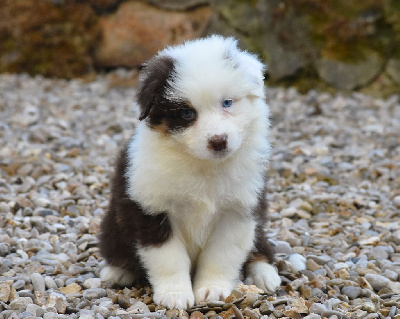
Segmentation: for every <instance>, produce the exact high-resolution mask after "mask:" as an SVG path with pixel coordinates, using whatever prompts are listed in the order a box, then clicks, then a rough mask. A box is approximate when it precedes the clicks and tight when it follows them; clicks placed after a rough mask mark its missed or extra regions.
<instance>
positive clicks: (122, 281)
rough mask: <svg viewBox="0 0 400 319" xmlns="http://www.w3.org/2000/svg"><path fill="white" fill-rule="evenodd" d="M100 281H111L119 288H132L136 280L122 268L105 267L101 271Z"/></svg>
mask: <svg viewBox="0 0 400 319" xmlns="http://www.w3.org/2000/svg"><path fill="white" fill-rule="evenodd" d="M100 279H101V280H102V281H110V282H112V283H113V284H117V285H119V286H130V285H132V283H133V282H134V280H135V275H134V274H133V273H132V272H130V271H128V270H126V269H123V268H121V267H116V266H105V267H104V268H103V269H102V270H101V271H100Z"/></svg>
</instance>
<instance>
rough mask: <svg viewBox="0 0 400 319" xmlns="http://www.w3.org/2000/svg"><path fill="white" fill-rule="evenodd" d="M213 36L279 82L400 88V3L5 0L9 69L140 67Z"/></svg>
mask: <svg viewBox="0 0 400 319" xmlns="http://www.w3.org/2000/svg"><path fill="white" fill-rule="evenodd" d="M210 33H220V34H223V35H234V36H236V37H237V38H238V39H239V40H240V43H241V46H242V47H243V48H246V49H249V50H251V51H254V52H256V53H257V54H258V55H259V56H260V57H261V58H262V59H263V60H264V61H265V62H266V63H267V64H268V66H269V67H268V72H267V74H266V75H267V82H268V84H270V85H290V86H296V87H297V88H298V89H299V90H300V91H304V92H306V91H307V90H309V89H312V88H319V89H324V90H332V89H341V90H347V91H351V90H360V91H362V92H368V93H374V94H379V95H383V96H389V95H390V94H393V93H399V92H400V2H399V1H398V0H365V1H348V0H335V1H325V0H296V1H291V0H126V1H123V0H80V1H77V0H35V1H31V0H2V4H1V6H0V72H18V73H20V72H28V73H29V74H32V75H33V74H42V75H45V76H49V77H60V78H67V79H69V78H73V77H77V76H88V75H91V74H93V73H94V72H98V71H103V70H110V69H114V68H118V67H125V68H137V67H138V65H140V64H141V63H142V62H143V61H145V60H146V59H148V58H149V57H151V56H152V55H153V54H154V53H156V52H157V51H158V50H159V49H161V48H163V47H165V46H166V45H168V44H176V43H180V42H182V41H183V40H187V39H192V38H196V37H200V36H204V35H207V34H210Z"/></svg>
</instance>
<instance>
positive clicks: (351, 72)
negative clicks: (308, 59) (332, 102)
mask: <svg viewBox="0 0 400 319" xmlns="http://www.w3.org/2000/svg"><path fill="white" fill-rule="evenodd" d="M383 64H384V60H383V58H382V57H381V56H380V55H379V54H378V53H376V52H374V51H369V52H367V54H366V55H365V58H364V59H363V60H359V61H354V62H344V61H337V60H333V59H328V58H322V59H319V60H318V61H317V62H316V68H317V71H318V74H319V76H320V77H321V79H323V80H324V81H325V82H327V83H329V84H331V85H332V86H334V87H336V88H339V89H344V90H353V89H356V88H360V87H362V86H364V85H366V84H368V83H369V82H371V81H372V80H373V79H374V78H375V77H377V76H378V74H379V73H380V72H381V70H382V68H383Z"/></svg>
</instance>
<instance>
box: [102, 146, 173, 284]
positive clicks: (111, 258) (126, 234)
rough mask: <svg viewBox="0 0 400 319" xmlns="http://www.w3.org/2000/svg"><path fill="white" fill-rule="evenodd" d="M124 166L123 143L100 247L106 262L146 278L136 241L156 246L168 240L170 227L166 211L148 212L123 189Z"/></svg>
mask: <svg viewBox="0 0 400 319" xmlns="http://www.w3.org/2000/svg"><path fill="white" fill-rule="evenodd" d="M127 168H128V152H127V147H125V148H124V149H123V150H122V152H121V153H120V156H119V157H118V159H117V163H116V170H115V174H114V177H113V179H112V188H111V200H110V205H109V209H108V212H107V213H106V215H105V216H104V218H103V220H102V222H101V225H100V235H99V248H100V253H101V255H102V256H103V257H104V258H105V259H106V260H107V262H108V264H109V265H112V266H117V267H121V268H124V269H127V270H129V271H131V272H133V273H135V274H136V277H137V278H139V279H145V278H146V272H145V270H144V268H143V266H142V264H141V261H140V260H139V258H138V255H137V245H140V246H142V247H143V246H159V245H161V244H163V243H164V242H165V241H166V240H168V238H169V237H170V235H171V233H172V229H171V225H170V222H169V219H168V215H167V213H165V212H161V213H159V214H157V215H148V214H146V212H145V211H144V210H143V208H142V207H141V206H140V204H138V203H137V202H135V201H133V200H131V199H130V198H129V196H128V194H127V193H126V190H127V178H126V171H127Z"/></svg>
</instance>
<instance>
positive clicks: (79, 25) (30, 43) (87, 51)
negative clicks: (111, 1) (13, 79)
mask: <svg viewBox="0 0 400 319" xmlns="http://www.w3.org/2000/svg"><path fill="white" fill-rule="evenodd" d="M0 18H1V19H3V21H7V22H6V23H2V24H1V26H0V61H1V63H0V71H2V72H4V71H6V72H28V73H30V74H32V75H35V74H43V75H45V76H50V77H63V78H72V77H76V76H80V75H82V74H85V73H87V72H89V71H90V70H91V68H92V60H91V58H90V56H91V54H92V51H93V48H94V46H95V44H96V42H97V38H98V30H97V27H96V26H97V18H96V16H95V14H94V12H93V11H92V9H91V8H90V6H89V5H87V4H78V3H73V2H67V3H66V4H65V5H62V6H54V5H53V4H51V2H49V1H46V0H37V1H30V0H13V1H6V3H5V7H3V8H2V11H1V15H0ZM10 55H13V56H15V57H16V59H15V60H10V59H9V58H8V56H10Z"/></svg>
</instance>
